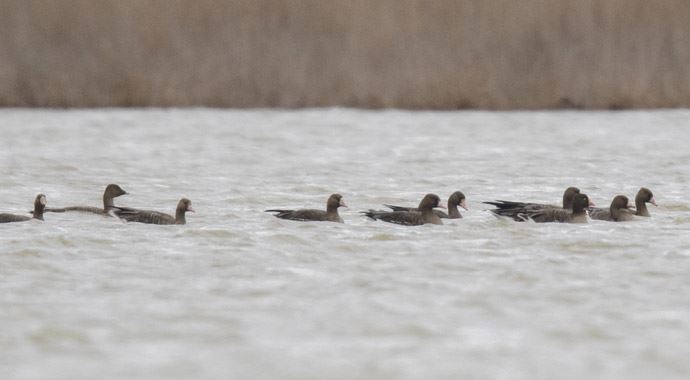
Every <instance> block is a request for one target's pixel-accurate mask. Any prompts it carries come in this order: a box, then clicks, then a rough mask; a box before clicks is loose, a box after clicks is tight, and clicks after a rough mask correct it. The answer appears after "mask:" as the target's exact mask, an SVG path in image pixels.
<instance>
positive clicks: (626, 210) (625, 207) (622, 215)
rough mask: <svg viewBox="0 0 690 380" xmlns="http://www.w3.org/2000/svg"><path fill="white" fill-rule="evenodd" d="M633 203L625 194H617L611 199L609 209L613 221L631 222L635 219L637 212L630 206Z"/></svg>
mask: <svg viewBox="0 0 690 380" xmlns="http://www.w3.org/2000/svg"><path fill="white" fill-rule="evenodd" d="M631 207H632V205H631V204H630V203H629V201H628V197H626V196H625V195H616V196H615V197H613V201H611V207H610V208H609V211H610V213H611V221H613V222H629V221H631V220H633V219H635V213H633V212H632V211H631V210H630V208H631Z"/></svg>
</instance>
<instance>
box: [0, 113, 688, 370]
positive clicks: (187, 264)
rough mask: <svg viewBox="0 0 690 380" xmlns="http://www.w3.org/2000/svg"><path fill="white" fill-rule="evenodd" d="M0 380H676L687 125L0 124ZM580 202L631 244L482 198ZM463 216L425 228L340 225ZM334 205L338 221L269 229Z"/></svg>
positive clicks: (430, 118) (455, 117)
mask: <svg viewBox="0 0 690 380" xmlns="http://www.w3.org/2000/svg"><path fill="white" fill-rule="evenodd" d="M0 132H1V133H2V137H1V138H0V175H1V177H0V178H1V179H0V184H1V186H0V197H1V198H0V199H2V204H0V212H16V213H24V212H26V211H28V210H30V209H31V208H32V204H33V198H34V196H35V194H36V193H38V192H43V193H45V194H46V195H47V198H48V206H49V207H50V206H53V207H58V206H65V205H81V204H84V205H93V206H99V205H101V194H102V191H103V189H104V187H105V185H106V184H108V183H117V184H120V185H121V186H122V187H123V188H124V189H125V190H127V191H128V192H129V193H130V195H127V196H123V197H120V198H117V199H116V201H115V203H116V204H119V205H126V206H132V207H139V208H147V209H155V210H160V211H166V212H168V213H173V212H174V207H175V205H176V203H177V201H178V199H180V198H181V197H183V196H185V197H188V198H190V199H191V200H192V201H193V206H194V208H195V209H196V211H197V212H196V213H194V214H189V215H188V217H187V222H188V224H187V225H184V226H157V225H143V224H124V223H121V222H119V221H117V220H115V219H113V218H105V217H99V216H96V215H84V214H46V216H45V222H43V223H41V222H27V223H15V224H4V225H0V347H1V348H2V349H1V350H2V354H1V355H0V377H2V378H3V379H45V378H51V379H93V378H101V379H116V378H118V379H119V378H135V379H151V378H165V379H190V378H196V379H219V378H246V379H250V378H255V379H256V378H280V379H326V378H327V379H372V378H381V379H413V378H416V379H421V378H424V379H432V378H434V379H441V378H446V379H451V378H453V379H458V378H482V379H489V378H491V379H535V378H539V379H554V378H559V379H585V378H599V379H621V378H628V379H635V378H639V379H649V378H658V379H662V378H663V379H687V378H689V377H690V361H688V357H689V356H690V201H689V200H688V196H689V194H690V182H689V181H690V149H689V148H688V142H690V111H687V110H673V111H652V112H642V111H640V112H575V111H573V112H570V111H568V112H501V113H491V112H404V111H382V112H375V111H356V110H344V109H331V110H304V111H269V110H250V111H223V110H206V109H189V110H187V109H180V110H84V111H50V110H43V111H34V110H13V109H5V110H0ZM567 186H577V187H579V188H580V189H581V190H582V191H583V192H585V193H587V194H588V195H590V197H591V198H592V199H593V200H594V202H595V203H597V205H601V206H607V205H608V204H609V203H610V201H611V199H612V198H613V196H614V195H616V194H626V195H628V196H629V197H631V198H632V197H634V194H635V193H636V191H637V189H639V187H641V186H646V187H649V188H650V189H651V190H652V191H653V192H654V195H655V198H656V200H657V202H658V203H659V207H653V206H651V207H650V212H651V213H652V217H651V218H647V219H644V220H641V221H638V222H631V223H618V224H616V223H608V222H601V221H591V222H590V223H589V224H586V225H563V224H535V223H514V222H512V221H506V220H499V219H497V218H494V217H493V216H492V215H491V214H490V213H489V212H487V211H485V210H486V207H484V206H485V205H483V204H482V203H481V202H482V201H486V200H493V199H514V200H530V201H540V202H548V203H556V204H558V203H559V202H560V199H561V195H562V192H563V190H564V189H565V188H566V187H567ZM455 190H462V191H463V192H464V193H465V194H466V195H467V200H468V206H469V207H470V210H469V211H463V214H464V216H465V217H464V218H463V219H461V220H454V221H449V222H448V221H447V223H446V224H445V225H443V226H420V227H404V226H397V225H391V224H387V223H382V222H373V221H370V220H367V219H365V218H363V217H361V216H360V215H359V213H358V212H359V211H361V210H366V209H368V208H380V207H382V206H381V204H382V203H393V204H402V205H416V204H417V203H418V201H419V199H421V197H422V196H423V195H424V194H425V193H428V192H435V193H437V194H439V195H440V196H441V197H442V198H444V199H445V198H446V197H447V196H448V195H450V194H451V193H452V192H453V191H455ZM334 192H338V193H341V194H343V196H344V199H345V201H346V202H347V203H348V205H349V206H350V208H349V209H345V210H342V211H341V215H342V217H343V219H345V224H335V223H300V222H291V221H285V220H280V219H277V218H275V217H273V216H271V215H270V214H268V213H264V212H263V210H264V209H267V208H275V207H283V208H287V207H312V208H323V207H324V206H325V201H326V198H327V197H328V195H329V194H331V193H334Z"/></svg>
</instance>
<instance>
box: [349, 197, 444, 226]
mask: <svg viewBox="0 0 690 380" xmlns="http://www.w3.org/2000/svg"><path fill="white" fill-rule="evenodd" d="M435 207H441V208H443V207H444V206H443V204H441V198H439V196H438V195H436V194H427V195H425V196H424V198H422V201H421V202H419V206H417V210H415V211H377V210H369V211H364V212H362V214H364V215H365V216H367V217H369V218H371V219H373V220H381V221H384V222H388V223H395V224H402V225H405V226H419V225H422V224H443V221H441V218H440V217H439V216H438V215H436V214H435V213H434V208H435Z"/></svg>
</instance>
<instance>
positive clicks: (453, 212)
mask: <svg viewBox="0 0 690 380" xmlns="http://www.w3.org/2000/svg"><path fill="white" fill-rule="evenodd" d="M384 206H386V207H388V208H389V209H391V210H393V211H419V208H417V207H401V206H393V205H384ZM458 206H460V207H462V208H464V209H465V210H467V204H466V203H465V194H463V193H462V191H456V192H454V193H453V194H451V195H450V197H448V213H447V214H446V213H445V212H443V211H441V210H434V214H436V215H438V217H439V218H442V219H460V218H462V214H460V210H458Z"/></svg>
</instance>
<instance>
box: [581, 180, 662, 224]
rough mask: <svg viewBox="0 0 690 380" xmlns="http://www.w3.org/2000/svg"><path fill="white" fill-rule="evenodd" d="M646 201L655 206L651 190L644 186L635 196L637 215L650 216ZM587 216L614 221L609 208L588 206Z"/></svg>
mask: <svg viewBox="0 0 690 380" xmlns="http://www.w3.org/2000/svg"><path fill="white" fill-rule="evenodd" d="M647 203H651V204H653V205H654V206H656V205H657V204H656V201H655V200H654V194H652V192H651V190H649V189H647V188H646V187H642V188H640V190H639V191H638V192H637V195H636V196H635V212H634V214H635V215H637V216H647V217H648V216H650V214H649V210H648V209H647ZM589 217H590V218H592V219H596V220H605V221H609V222H611V221H614V219H613V217H612V216H611V208H610V207H609V208H599V207H598V208H590V209H589Z"/></svg>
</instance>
